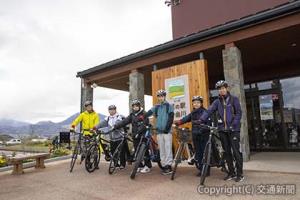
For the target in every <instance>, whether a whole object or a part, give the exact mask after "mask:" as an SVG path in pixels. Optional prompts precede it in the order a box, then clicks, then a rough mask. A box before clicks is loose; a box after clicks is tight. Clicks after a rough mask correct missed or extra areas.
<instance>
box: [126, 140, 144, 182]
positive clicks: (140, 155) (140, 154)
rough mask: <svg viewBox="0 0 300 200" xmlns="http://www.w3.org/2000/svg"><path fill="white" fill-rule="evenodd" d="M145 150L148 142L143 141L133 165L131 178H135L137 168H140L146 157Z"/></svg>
mask: <svg viewBox="0 0 300 200" xmlns="http://www.w3.org/2000/svg"><path fill="white" fill-rule="evenodd" d="M145 151H146V144H145V143H142V144H141V146H140V148H139V151H138V154H137V158H136V161H135V162H134V166H133V169H132V172H131V174H130V178H131V179H134V178H135V175H136V172H137V169H138V168H139V166H140V163H141V162H142V160H143V158H144V155H145Z"/></svg>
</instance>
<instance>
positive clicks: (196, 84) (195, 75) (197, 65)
mask: <svg viewBox="0 0 300 200" xmlns="http://www.w3.org/2000/svg"><path fill="white" fill-rule="evenodd" d="M185 74H187V75H188V77H189V93H190V100H191V99H192V97H193V96H195V95H201V96H203V98H204V107H207V106H208V105H209V88H208V69H207V62H206V60H196V61H193V62H188V63H184V64H180V65H175V66H173V67H169V68H165V69H161V70H157V71H153V72H152V96H153V104H154V105H155V104H156V103H157V98H156V91H157V90H159V89H165V79H168V78H173V77H177V76H182V75H185ZM190 105H191V106H192V104H190ZM191 110H192V107H191Z"/></svg>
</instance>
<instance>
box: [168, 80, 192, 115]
mask: <svg viewBox="0 0 300 200" xmlns="http://www.w3.org/2000/svg"><path fill="white" fill-rule="evenodd" d="M188 80H189V79H188V75H183V76H177V77H174V78H169V79H166V80H165V88H166V91H167V101H168V102H169V103H170V104H171V105H172V106H173V107H174V120H179V119H181V118H182V117H184V116H186V115H187V114H189V113H190V103H189V82H188Z"/></svg>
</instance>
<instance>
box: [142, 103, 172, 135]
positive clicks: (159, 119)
mask: <svg viewBox="0 0 300 200" xmlns="http://www.w3.org/2000/svg"><path fill="white" fill-rule="evenodd" d="M151 115H154V117H156V129H157V134H161V133H169V132H170V131H171V128H172V124H173V120H174V108H173V106H172V105H170V104H169V103H168V102H167V101H165V102H163V103H161V104H157V105H155V106H153V107H152V108H151V109H150V110H149V111H148V112H147V113H146V117H150V116H151Z"/></svg>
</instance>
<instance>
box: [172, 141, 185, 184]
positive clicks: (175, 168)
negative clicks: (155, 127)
mask: <svg viewBox="0 0 300 200" xmlns="http://www.w3.org/2000/svg"><path fill="white" fill-rule="evenodd" d="M183 146H184V144H180V146H179V149H178V150H177V152H176V157H175V159H174V161H175V165H174V168H173V171H172V175H171V180H174V177H175V174H176V170H177V166H178V164H179V163H180V160H181V159H180V158H181V155H182V150H183Z"/></svg>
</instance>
